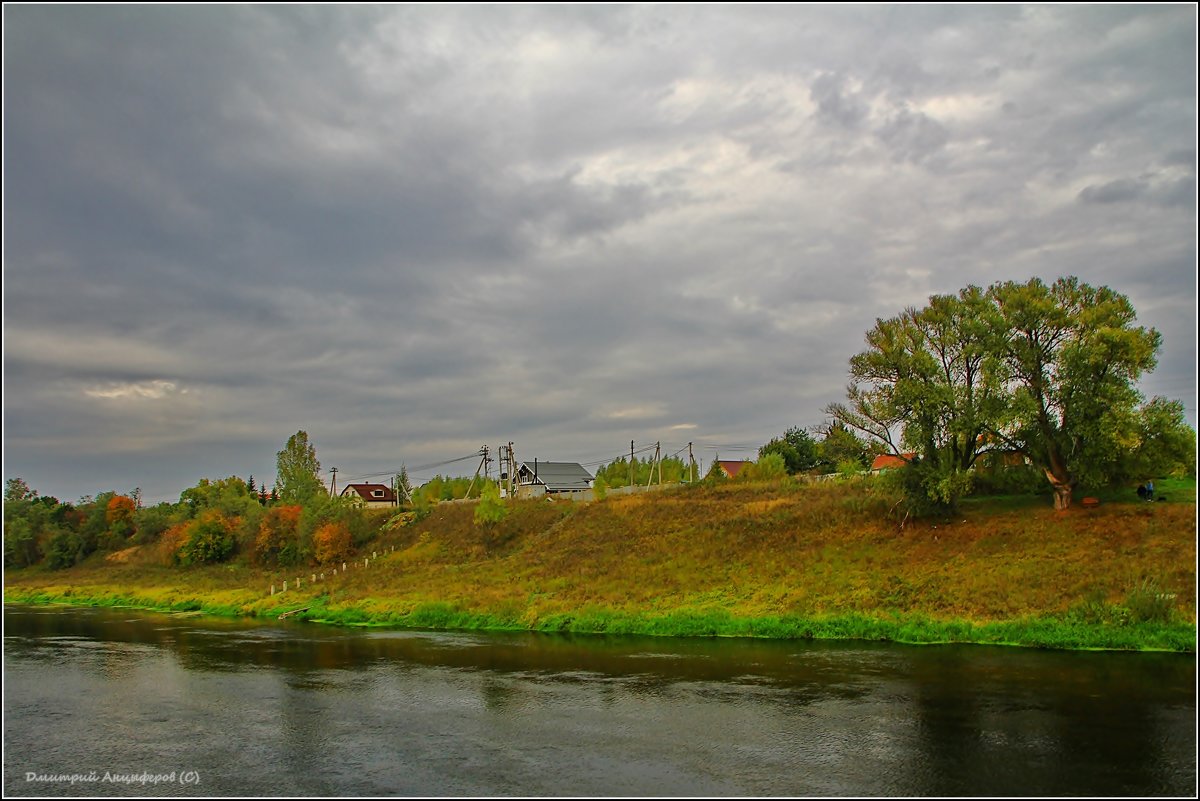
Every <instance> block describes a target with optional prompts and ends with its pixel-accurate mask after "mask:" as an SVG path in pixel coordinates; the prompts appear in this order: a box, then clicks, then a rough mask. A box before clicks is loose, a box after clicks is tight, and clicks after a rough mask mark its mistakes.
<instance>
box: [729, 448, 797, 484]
mask: <svg viewBox="0 0 1200 801" xmlns="http://www.w3.org/2000/svg"><path fill="white" fill-rule="evenodd" d="M787 474H788V471H787V463H786V462H785V461H784V460H783V457H782V456H780V455H779V454H778V453H768V454H765V455H763V456H760V457H759V459H758V461H757V462H751V463H750V464H748V465H746V466H745V467H743V468H742V469H741V470H740V471H739V472H738V474H737V479H736V480H737V481H775V480H777V479H781V478H783V477H784V476H786V475H787Z"/></svg>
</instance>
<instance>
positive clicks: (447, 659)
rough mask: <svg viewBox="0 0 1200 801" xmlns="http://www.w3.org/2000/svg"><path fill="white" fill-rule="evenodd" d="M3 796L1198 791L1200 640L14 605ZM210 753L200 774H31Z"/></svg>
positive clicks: (127, 767) (201, 760)
mask: <svg viewBox="0 0 1200 801" xmlns="http://www.w3.org/2000/svg"><path fill="white" fill-rule="evenodd" d="M4 622H5V630H4V635H5V636H4V665H5V684H4V712H5V732H4V734H5V749H6V753H5V766H4V774H5V775H4V789H5V794H6V795H273V796H278V795H406V796H424V795H453V796H466V795H489V796H496V795H541V796H547V795H549V796H581V795H582V796H624V795H643V796H644V795H654V796H664V795H669V796H707V795H726V796H728V795H740V796H747V795H750V796H753V795H776V796H778V795H941V796H959V795H1107V796H1121V795H1128V796H1141V795H1194V794H1195V791H1196V728H1195V726H1196V703H1195V687H1196V670H1195V658H1194V656H1180V655H1171V654H1119V653H1067V652H1049V651H1032V650H1023V649H1009V648H990V647H981V646H933V647H911V646H900V645H891V644H884V643H805V642H780V641H746V640H675V639H659V638H632V637H619V638H609V637H571V636H557V635H537V634H473V633H472V634H461V633H434V632H413V631H377V630H376V631H345V630H339V629H332V628H323V627H319V626H315V625H306V624H302V623H296V624H289V623H277V624H270V625H262V624H261V623H259V624H255V623H250V622H246V621H224V620H213V619H199V618H179V617H171V616H166V615H153V614H149V613H147V614H142V613H130V612H121V611H116V612H114V611H111V610H88V609H64V608H53V607H38V608H28V607H6V608H5V613H4ZM90 771H96V772H97V774H98V775H100V776H103V774H104V772H105V771H110V772H111V773H113V774H125V775H129V774H141V773H142V772H146V773H150V774H166V773H171V772H172V771H174V772H176V774H177V776H181V775H183V773H184V772H187V771H195V772H196V773H198V774H199V777H200V784H199V785H198V786H191V785H183V784H180V783H178V781H176V782H175V783H173V784H159V785H154V786H139V785H136V784H134V785H129V784H113V783H103V782H86V783H84V782H80V783H77V784H75V785H70V784H68V783H64V782H57V783H43V782H38V781H33V782H30V781H27V780H26V778H27V777H26V774H27V772H32V773H36V774H41V775H46V774H70V773H76V774H87V773H88V772H90Z"/></svg>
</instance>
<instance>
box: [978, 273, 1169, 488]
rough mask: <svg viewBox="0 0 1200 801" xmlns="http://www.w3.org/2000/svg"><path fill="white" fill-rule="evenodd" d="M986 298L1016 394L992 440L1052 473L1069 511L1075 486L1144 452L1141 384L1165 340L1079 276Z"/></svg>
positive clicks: (1010, 285)
mask: <svg viewBox="0 0 1200 801" xmlns="http://www.w3.org/2000/svg"><path fill="white" fill-rule="evenodd" d="M988 294H989V297H990V298H991V299H992V301H993V303H994V304H995V307H996V309H997V312H998V315H999V316H998V318H997V323H998V324H999V329H998V331H997V342H998V354H999V356H1000V358H1001V359H1002V360H1003V363H1004V366H1005V370H1006V379H1007V381H1008V385H1009V388H1010V391H1011V402H1010V405H1009V409H1008V414H1007V416H1006V417H1005V418H1002V419H1001V420H999V421H997V423H996V424H995V426H994V430H995V433H996V435H997V436H998V437H1000V438H1001V439H1002V440H1003V441H1004V442H1006V443H1008V444H1009V445H1010V446H1011V447H1012V448H1013V449H1014V450H1017V451H1019V452H1021V453H1022V454H1024V455H1025V456H1026V457H1027V458H1029V459H1030V461H1032V462H1033V464H1034V465H1036V466H1037V467H1038V468H1040V469H1041V470H1042V471H1043V472H1045V474H1046V478H1047V479H1048V480H1049V481H1050V485H1051V486H1052V487H1053V488H1054V507H1055V508H1056V509H1065V508H1067V507H1068V506H1070V505H1071V493H1072V491H1073V489H1074V488H1075V486H1076V485H1078V484H1079V483H1081V482H1083V483H1086V484H1090V485H1097V484H1101V483H1103V482H1105V481H1107V480H1110V479H1112V478H1116V477H1119V476H1120V475H1121V474H1122V472H1123V471H1122V462H1123V461H1125V460H1128V459H1129V458H1130V456H1131V453H1132V452H1133V451H1134V450H1135V449H1136V448H1137V447H1138V445H1139V438H1140V437H1139V433H1140V432H1139V418H1140V416H1141V414H1142V410H1141V409H1139V404H1140V403H1141V401H1142V400H1143V399H1142V396H1141V394H1140V393H1139V392H1138V391H1137V388H1136V384H1137V381H1138V379H1139V378H1141V375H1142V374H1143V373H1145V372H1149V371H1151V370H1153V369H1154V367H1155V364H1156V359H1155V356H1156V354H1157V352H1158V349H1159V346H1160V344H1161V341H1162V338H1161V336H1160V335H1159V333H1158V332H1157V331H1155V330H1154V329H1153V328H1150V329H1147V328H1143V327H1141V326H1135V325H1134V322H1135V320H1136V317H1137V315H1136V313H1135V312H1134V310H1133V305H1132V304H1131V303H1130V302H1129V299H1128V298H1126V297H1125V296H1124V295H1121V294H1118V293H1116V292H1114V291H1113V290H1111V289H1109V288H1108V287H1099V288H1095V287H1091V286H1088V285H1087V284H1081V283H1080V282H1079V279H1077V278H1074V277H1070V278H1060V279H1059V280H1057V281H1055V282H1054V284H1052V285H1050V286H1047V285H1046V284H1044V283H1042V281H1040V280H1038V279H1036V278H1035V279H1033V280H1031V281H1029V282H1027V283H1024V284H1018V283H1015V282H1012V281H1009V282H1005V283H1001V284H995V285H993V286H992V288H991V290H990V291H989V293H988Z"/></svg>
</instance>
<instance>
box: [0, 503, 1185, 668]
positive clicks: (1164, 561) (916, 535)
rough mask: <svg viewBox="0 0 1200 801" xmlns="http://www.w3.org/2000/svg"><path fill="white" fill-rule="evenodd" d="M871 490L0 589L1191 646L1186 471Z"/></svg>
mask: <svg viewBox="0 0 1200 801" xmlns="http://www.w3.org/2000/svg"><path fill="white" fill-rule="evenodd" d="M886 504H887V498H886V497H885V495H884V494H883V493H882V492H880V491H879V490H878V489H877V488H876V487H875V486H873V485H872V484H870V483H869V482H862V483H855V484H849V485H847V484H837V485H834V484H830V485H816V486H802V485H796V484H794V483H790V482H784V483H777V484H762V485H753V484H751V485H745V484H726V485H720V486H716V487H703V488H701V487H697V488H691V489H686V490H676V491H666V492H662V493H650V494H645V495H638V496H633V497H621V498H610V499H607V500H604V501H601V502H597V503H592V504H579V505H576V504H571V503H549V502H545V501H526V502H521V503H516V504H513V505H512V506H511V507H510V513H509V515H508V517H507V518H505V519H504V520H502V521H501V522H499V523H496V524H492V525H476V524H475V522H474V519H473V515H474V506H473V505H471V504H444V505H442V506H439V507H437V508H436V509H435V510H434V511H433V512H432V514H430V515H429V517H427V518H426V519H424V520H422V521H420V522H419V523H416V524H414V525H410V526H407V527H405V528H401V529H399V530H397V531H394V532H391V533H387V534H383V535H381V537H380V538H379V539H378V540H377V541H376V542H373V543H371V544H369V545H368V546H367V553H366V555H367V556H370V553H371V552H372V551H374V552H375V553H377V554H378V558H377V559H375V560H373V561H371V562H370V563H369V564H368V566H366V567H364V566H363V565H362V560H361V556H360V558H359V561H358V564H357V565H351V569H349V570H348V571H346V572H344V573H343V572H341V571H340V569H339V573H338V575H336V576H334V575H333V572H332V567H331V566H327V567H324V568H313V567H309V568H304V569H303V570H301V569H290V570H289V571H287V572H286V573H285V572H283V571H279V570H275V571H269V572H268V571H263V570H261V569H258V568H256V567H253V566H251V565H249V564H247V563H243V562H234V563H232V564H227V565H219V566H211V567H204V568H187V569H185V568H177V567H175V568H172V567H164V566H159V565H157V564H154V563H153V560H152V558H151V557H150V552H149V551H148V550H147V551H146V552H145V553H139V552H132V553H129V554H125V555H124V556H123V561H121V562H114V561H109V560H105V559H104V558H102V557H94V558H93V559H91V560H89V561H88V562H85V563H84V564H82V565H79V566H77V567H74V568H71V569H68V570H62V571H50V570H46V569H44V568H31V569H26V570H19V571H14V570H10V571H7V572H6V574H5V579H6V586H5V600H6V602H10V603H12V602H17V603H45V602H66V603H83V604H101V605H129V606H140V607H146V608H155V609H173V610H198V611H202V612H205V613H209V614H221V615H254V616H262V617H274V616H278V615H279V614H280V613H281V612H284V611H291V610H294V609H298V608H303V607H308V610H307V611H306V612H302V613H300V614H299V615H297V617H300V618H305V619H310V620H320V621H326V622H330V623H337V624H347V625H369V624H381V625H401V626H420V627H430V628H477V629H533V630H541V631H570V632H578V633H585V632H586V633H592V632H595V633H602V632H603V633H640V634H662V635H680V636H762V637H815V638H825V637H828V638H862V639H888V640H896V641H902V642H915V643H937V642H980V643H1005V644H1017V645H1030V646H1041V647H1060V648H1121V649H1164V650H1174V651H1194V650H1195V644H1196V628H1195V622H1196V615H1195V608H1196V606H1195V597H1196V575H1195V565H1196V507H1195V491H1194V485H1193V486H1192V488H1191V489H1190V494H1188V493H1184V492H1181V490H1179V489H1176V490H1175V491H1174V493H1173V496H1172V501H1171V502H1169V503H1155V504H1146V503H1140V502H1137V501H1136V499H1134V500H1132V501H1130V502H1106V503H1104V504H1102V505H1101V506H1100V507H1099V508H1096V509H1082V508H1077V509H1072V510H1069V511H1067V512H1065V513H1056V512H1055V511H1054V510H1053V509H1052V508H1049V506H1048V504H1046V502H1045V500H1044V499H1037V498H1030V499H996V500H989V501H981V502H971V503H969V504H965V505H964V511H963V513H962V514H960V515H958V516H956V517H955V518H953V519H949V520H938V521H929V522H921V523H918V524H912V523H910V524H908V525H906V526H905V527H904V528H903V529H900V528H899V527H898V526H897V524H896V523H895V522H894V521H890V520H889V519H888V518H887V516H886V514H885V512H886ZM338 567H339V568H340V565H338ZM321 571H324V572H325V579H324V580H323V581H318V582H316V583H315V584H314V583H312V582H311V580H310V579H311V576H312V574H313V573H314V572H315V573H317V574H318V575H319V573H320V572H321ZM296 578H300V579H301V588H300V589H299V590H296V588H295V580H296ZM284 580H287V581H288V582H289V589H288V591H287V592H286V593H280V592H279V590H281V589H282V586H283V581H284ZM272 585H274V586H275V589H276V594H275V595H273V596H272V595H271V594H270V588H271V586H272Z"/></svg>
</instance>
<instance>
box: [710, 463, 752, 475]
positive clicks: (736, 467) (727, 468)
mask: <svg viewBox="0 0 1200 801" xmlns="http://www.w3.org/2000/svg"><path fill="white" fill-rule="evenodd" d="M717 464H718V465H720V467H721V470H722V471H724V473H725V475H727V476H729V477H730V478H737V474H738V473H740V472H742V468H743V467H745V466H746V465H748V464H750V462H749V461H741V462H736V461H733V460H731V459H718V460H717Z"/></svg>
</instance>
